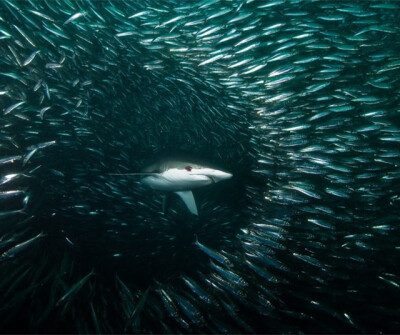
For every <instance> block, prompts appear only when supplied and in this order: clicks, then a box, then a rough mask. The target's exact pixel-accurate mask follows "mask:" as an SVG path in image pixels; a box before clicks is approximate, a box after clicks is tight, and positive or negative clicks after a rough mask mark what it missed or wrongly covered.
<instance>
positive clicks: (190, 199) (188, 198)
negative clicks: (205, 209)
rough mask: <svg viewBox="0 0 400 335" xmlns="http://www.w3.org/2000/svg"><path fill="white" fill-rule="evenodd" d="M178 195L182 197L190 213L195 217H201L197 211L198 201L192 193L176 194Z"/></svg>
mask: <svg viewBox="0 0 400 335" xmlns="http://www.w3.org/2000/svg"><path fill="white" fill-rule="evenodd" d="M175 193H176V194H177V195H179V196H180V197H181V199H182V200H183V202H184V203H185V205H186V206H187V208H188V209H189V211H190V213H192V214H194V215H199V213H198V211H197V206H196V201H195V200H194V196H193V193H192V191H184V192H175Z"/></svg>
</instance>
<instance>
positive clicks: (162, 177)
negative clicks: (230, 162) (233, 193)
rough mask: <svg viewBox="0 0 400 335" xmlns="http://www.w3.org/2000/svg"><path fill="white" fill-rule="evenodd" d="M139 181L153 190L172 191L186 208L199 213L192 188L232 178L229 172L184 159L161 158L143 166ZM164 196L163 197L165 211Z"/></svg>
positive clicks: (193, 212) (196, 213)
mask: <svg viewBox="0 0 400 335" xmlns="http://www.w3.org/2000/svg"><path fill="white" fill-rule="evenodd" d="M140 175H142V176H143V178H142V179H141V183H142V184H143V185H145V186H147V187H149V188H151V189H153V190H156V191H161V192H165V193H166V194H167V193H168V192H173V193H175V194H177V195H178V196H179V197H180V198H181V199H182V200H183V202H184V203H185V205H186V207H187V208H188V210H189V211H190V212H191V213H192V214H194V215H199V212H198V209H197V205H196V201H195V198H194V196H193V192H192V191H193V190H194V189H197V188H200V187H204V186H208V185H212V184H215V183H218V182H220V181H223V180H228V179H230V178H232V174H231V173H229V172H225V171H221V170H217V169H215V168H212V167H210V166H206V165H202V164H197V163H193V162H189V161H184V160H176V159H163V160H160V161H158V162H157V163H154V164H151V165H149V166H147V167H146V168H144V169H143V170H142V172H141V173H140ZM165 207H166V196H164V199H163V210H164V212H165Z"/></svg>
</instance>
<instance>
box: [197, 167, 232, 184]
mask: <svg viewBox="0 0 400 335" xmlns="http://www.w3.org/2000/svg"><path fill="white" fill-rule="evenodd" d="M207 170H209V171H205V172H204V175H206V176H207V177H209V178H211V180H212V181H213V182H214V183H218V182H219V181H222V180H227V179H230V178H232V174H231V173H228V172H224V171H220V170H213V169H207Z"/></svg>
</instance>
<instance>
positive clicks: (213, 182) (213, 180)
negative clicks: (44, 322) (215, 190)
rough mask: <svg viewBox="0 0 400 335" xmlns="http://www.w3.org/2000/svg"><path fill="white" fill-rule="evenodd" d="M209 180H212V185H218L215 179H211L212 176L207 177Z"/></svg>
mask: <svg viewBox="0 0 400 335" xmlns="http://www.w3.org/2000/svg"><path fill="white" fill-rule="evenodd" d="M206 177H207V178H208V179H210V180H211V183H212V184H215V183H216V181H215V179H214V178H213V177H211V176H206Z"/></svg>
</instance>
